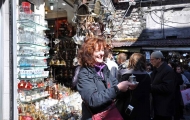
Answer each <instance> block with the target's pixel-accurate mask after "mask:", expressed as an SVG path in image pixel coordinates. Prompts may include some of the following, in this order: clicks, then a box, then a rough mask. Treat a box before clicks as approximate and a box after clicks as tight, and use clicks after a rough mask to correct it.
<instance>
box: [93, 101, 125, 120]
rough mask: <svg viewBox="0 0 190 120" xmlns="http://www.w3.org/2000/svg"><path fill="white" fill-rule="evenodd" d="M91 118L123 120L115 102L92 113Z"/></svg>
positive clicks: (94, 119) (96, 119) (95, 119)
mask: <svg viewBox="0 0 190 120" xmlns="http://www.w3.org/2000/svg"><path fill="white" fill-rule="evenodd" d="M92 120H123V118H122V116H121V114H120V113H119V111H118V110H117V108H116V106H115V104H112V105H111V106H110V107H109V108H108V109H107V110H105V111H103V112H100V113H97V114H94V115H92Z"/></svg>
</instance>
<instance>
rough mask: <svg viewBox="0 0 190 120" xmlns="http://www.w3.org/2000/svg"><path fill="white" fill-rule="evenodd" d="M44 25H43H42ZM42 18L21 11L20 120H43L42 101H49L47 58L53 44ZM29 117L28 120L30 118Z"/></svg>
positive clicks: (18, 85)
mask: <svg viewBox="0 0 190 120" xmlns="http://www.w3.org/2000/svg"><path fill="white" fill-rule="evenodd" d="M42 21H43V22H42ZM44 23H45V22H44V20H43V19H42V18H41V17H40V15H38V14H34V13H33V12H26V10H25V9H24V8H23V7H20V9H19V19H18V20H17V24H18V25H17V26H18V40H17V82H18V83H17V91H18V96H17V101H18V113H19V119H27V118H28V119H29V118H30V117H31V118H33V119H34V118H39V116H40V115H41V118H42V117H45V116H42V114H40V113H37V111H36V110H37V109H38V110H39V109H41V110H39V111H38V112H40V111H42V108H40V107H41V106H40V105H39V106H38V105H36V104H39V103H40V101H44V100H45V98H47V97H49V95H50V94H49V92H48V91H47V90H46V87H47V86H48V85H49V83H48V81H45V78H48V76H49V71H45V68H47V67H48V66H47V58H48V57H49V47H48V44H49V40H48V39H47V38H46V37H45V35H44V30H48V28H47V27H46V26H45V24H44ZM26 117H27V118H26Z"/></svg>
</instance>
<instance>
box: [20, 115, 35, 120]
mask: <svg viewBox="0 0 190 120" xmlns="http://www.w3.org/2000/svg"><path fill="white" fill-rule="evenodd" d="M22 120H33V118H32V117H31V116H22Z"/></svg>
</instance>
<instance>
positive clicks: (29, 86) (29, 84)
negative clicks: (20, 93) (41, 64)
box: [25, 81, 32, 90]
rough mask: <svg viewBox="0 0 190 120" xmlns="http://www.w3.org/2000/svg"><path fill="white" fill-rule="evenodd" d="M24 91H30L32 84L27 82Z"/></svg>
mask: <svg viewBox="0 0 190 120" xmlns="http://www.w3.org/2000/svg"><path fill="white" fill-rule="evenodd" d="M25 89H27V90H31V89H32V84H31V83H30V82H29V81H28V82H27V83H26V86H25Z"/></svg>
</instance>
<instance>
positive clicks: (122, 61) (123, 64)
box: [117, 53, 129, 80]
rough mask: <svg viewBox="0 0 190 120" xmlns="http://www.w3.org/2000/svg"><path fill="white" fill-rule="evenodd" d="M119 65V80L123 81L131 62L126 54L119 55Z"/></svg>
mask: <svg viewBox="0 0 190 120" xmlns="http://www.w3.org/2000/svg"><path fill="white" fill-rule="evenodd" d="M117 63H118V65H119V67H118V76H117V78H118V80H120V79H121V76H122V75H123V72H125V70H126V68H127V66H128V63H129V61H128V60H127V55H126V54H125V53H119V54H118V55H117Z"/></svg>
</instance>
